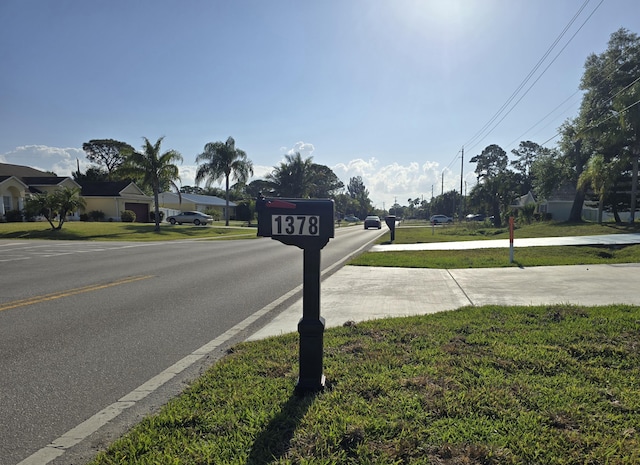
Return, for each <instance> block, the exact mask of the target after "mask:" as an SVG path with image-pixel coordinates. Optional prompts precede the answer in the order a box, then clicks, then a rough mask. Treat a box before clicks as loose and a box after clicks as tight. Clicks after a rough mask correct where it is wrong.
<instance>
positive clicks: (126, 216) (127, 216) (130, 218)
mask: <svg viewBox="0 0 640 465" xmlns="http://www.w3.org/2000/svg"><path fill="white" fill-rule="evenodd" d="M120 220H122V222H123V223H133V222H134V221H135V220H136V214H135V212H132V211H131V210H125V211H123V212H122V215H121V216H120Z"/></svg>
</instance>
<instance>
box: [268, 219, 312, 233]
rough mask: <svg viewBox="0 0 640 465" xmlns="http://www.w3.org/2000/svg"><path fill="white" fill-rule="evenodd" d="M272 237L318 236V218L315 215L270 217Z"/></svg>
mask: <svg viewBox="0 0 640 465" xmlns="http://www.w3.org/2000/svg"><path fill="white" fill-rule="evenodd" d="M271 235H273V236H319V235H320V217H319V216H317V215H272V216H271Z"/></svg>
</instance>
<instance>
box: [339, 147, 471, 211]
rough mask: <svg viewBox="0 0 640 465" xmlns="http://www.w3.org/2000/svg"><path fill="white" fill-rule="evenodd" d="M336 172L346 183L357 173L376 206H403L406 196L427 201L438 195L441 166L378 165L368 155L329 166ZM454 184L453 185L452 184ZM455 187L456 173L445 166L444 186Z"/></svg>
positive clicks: (457, 177) (458, 179)
mask: <svg viewBox="0 0 640 465" xmlns="http://www.w3.org/2000/svg"><path fill="white" fill-rule="evenodd" d="M332 169H333V171H334V172H335V173H336V175H337V176H338V177H339V178H340V179H341V180H342V182H344V183H345V186H346V185H347V184H348V182H349V179H351V178H352V177H355V176H360V177H361V178H362V181H363V182H364V185H365V186H366V187H367V189H368V190H369V198H370V199H371V201H372V202H373V204H374V205H375V206H376V207H377V208H382V207H383V205H384V206H385V208H389V206H391V205H393V203H394V202H396V201H397V202H398V203H399V204H400V205H406V204H407V200H408V199H410V198H411V199H414V198H421V199H422V198H424V199H426V200H429V199H430V198H431V192H432V190H433V194H434V195H438V194H440V191H441V185H442V169H441V168H440V165H439V164H438V163H436V162H425V163H423V164H422V165H420V164H419V163H417V162H412V163H409V164H407V165H401V164H399V163H391V164H388V165H383V166H381V165H380V162H379V160H377V159H376V158H374V157H372V158H370V159H368V160H363V159H355V160H351V161H349V162H347V163H339V164H338V165H335V166H333V167H332ZM456 183H457V184H456ZM456 186H457V190H459V186H460V176H459V175H458V174H456V173H453V172H452V171H451V170H449V169H445V170H444V189H445V191H449V190H451V189H456Z"/></svg>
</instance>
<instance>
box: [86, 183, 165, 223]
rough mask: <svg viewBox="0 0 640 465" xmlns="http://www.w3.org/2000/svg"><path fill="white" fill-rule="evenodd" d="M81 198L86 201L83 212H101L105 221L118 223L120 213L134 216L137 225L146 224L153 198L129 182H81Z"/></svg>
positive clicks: (148, 219)
mask: <svg viewBox="0 0 640 465" xmlns="http://www.w3.org/2000/svg"><path fill="white" fill-rule="evenodd" d="M80 184H81V186H82V191H81V194H80V195H81V196H82V197H83V198H84V200H85V201H86V207H85V208H84V212H85V213H88V212H91V211H101V212H103V213H104V216H105V219H107V220H109V221H120V217H121V216H122V212H123V211H125V210H130V211H132V212H134V213H135V214H136V222H137V223H148V222H149V221H150V216H149V213H150V212H151V211H152V206H153V198H152V197H149V196H148V195H146V194H145V193H144V192H143V191H142V190H141V189H140V188H139V187H138V186H137V185H136V184H135V183H133V182H131V181H111V182H107V181H81V182H80Z"/></svg>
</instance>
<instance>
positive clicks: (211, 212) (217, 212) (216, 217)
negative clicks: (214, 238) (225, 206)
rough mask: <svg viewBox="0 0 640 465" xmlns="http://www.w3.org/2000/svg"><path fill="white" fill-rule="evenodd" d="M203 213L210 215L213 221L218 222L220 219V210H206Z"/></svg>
mask: <svg viewBox="0 0 640 465" xmlns="http://www.w3.org/2000/svg"><path fill="white" fill-rule="evenodd" d="M204 212H205V213H206V214H207V215H211V217H212V218H213V221H220V218H222V212H220V210H216V209H215V208H208V209H206V210H205V211H204Z"/></svg>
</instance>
